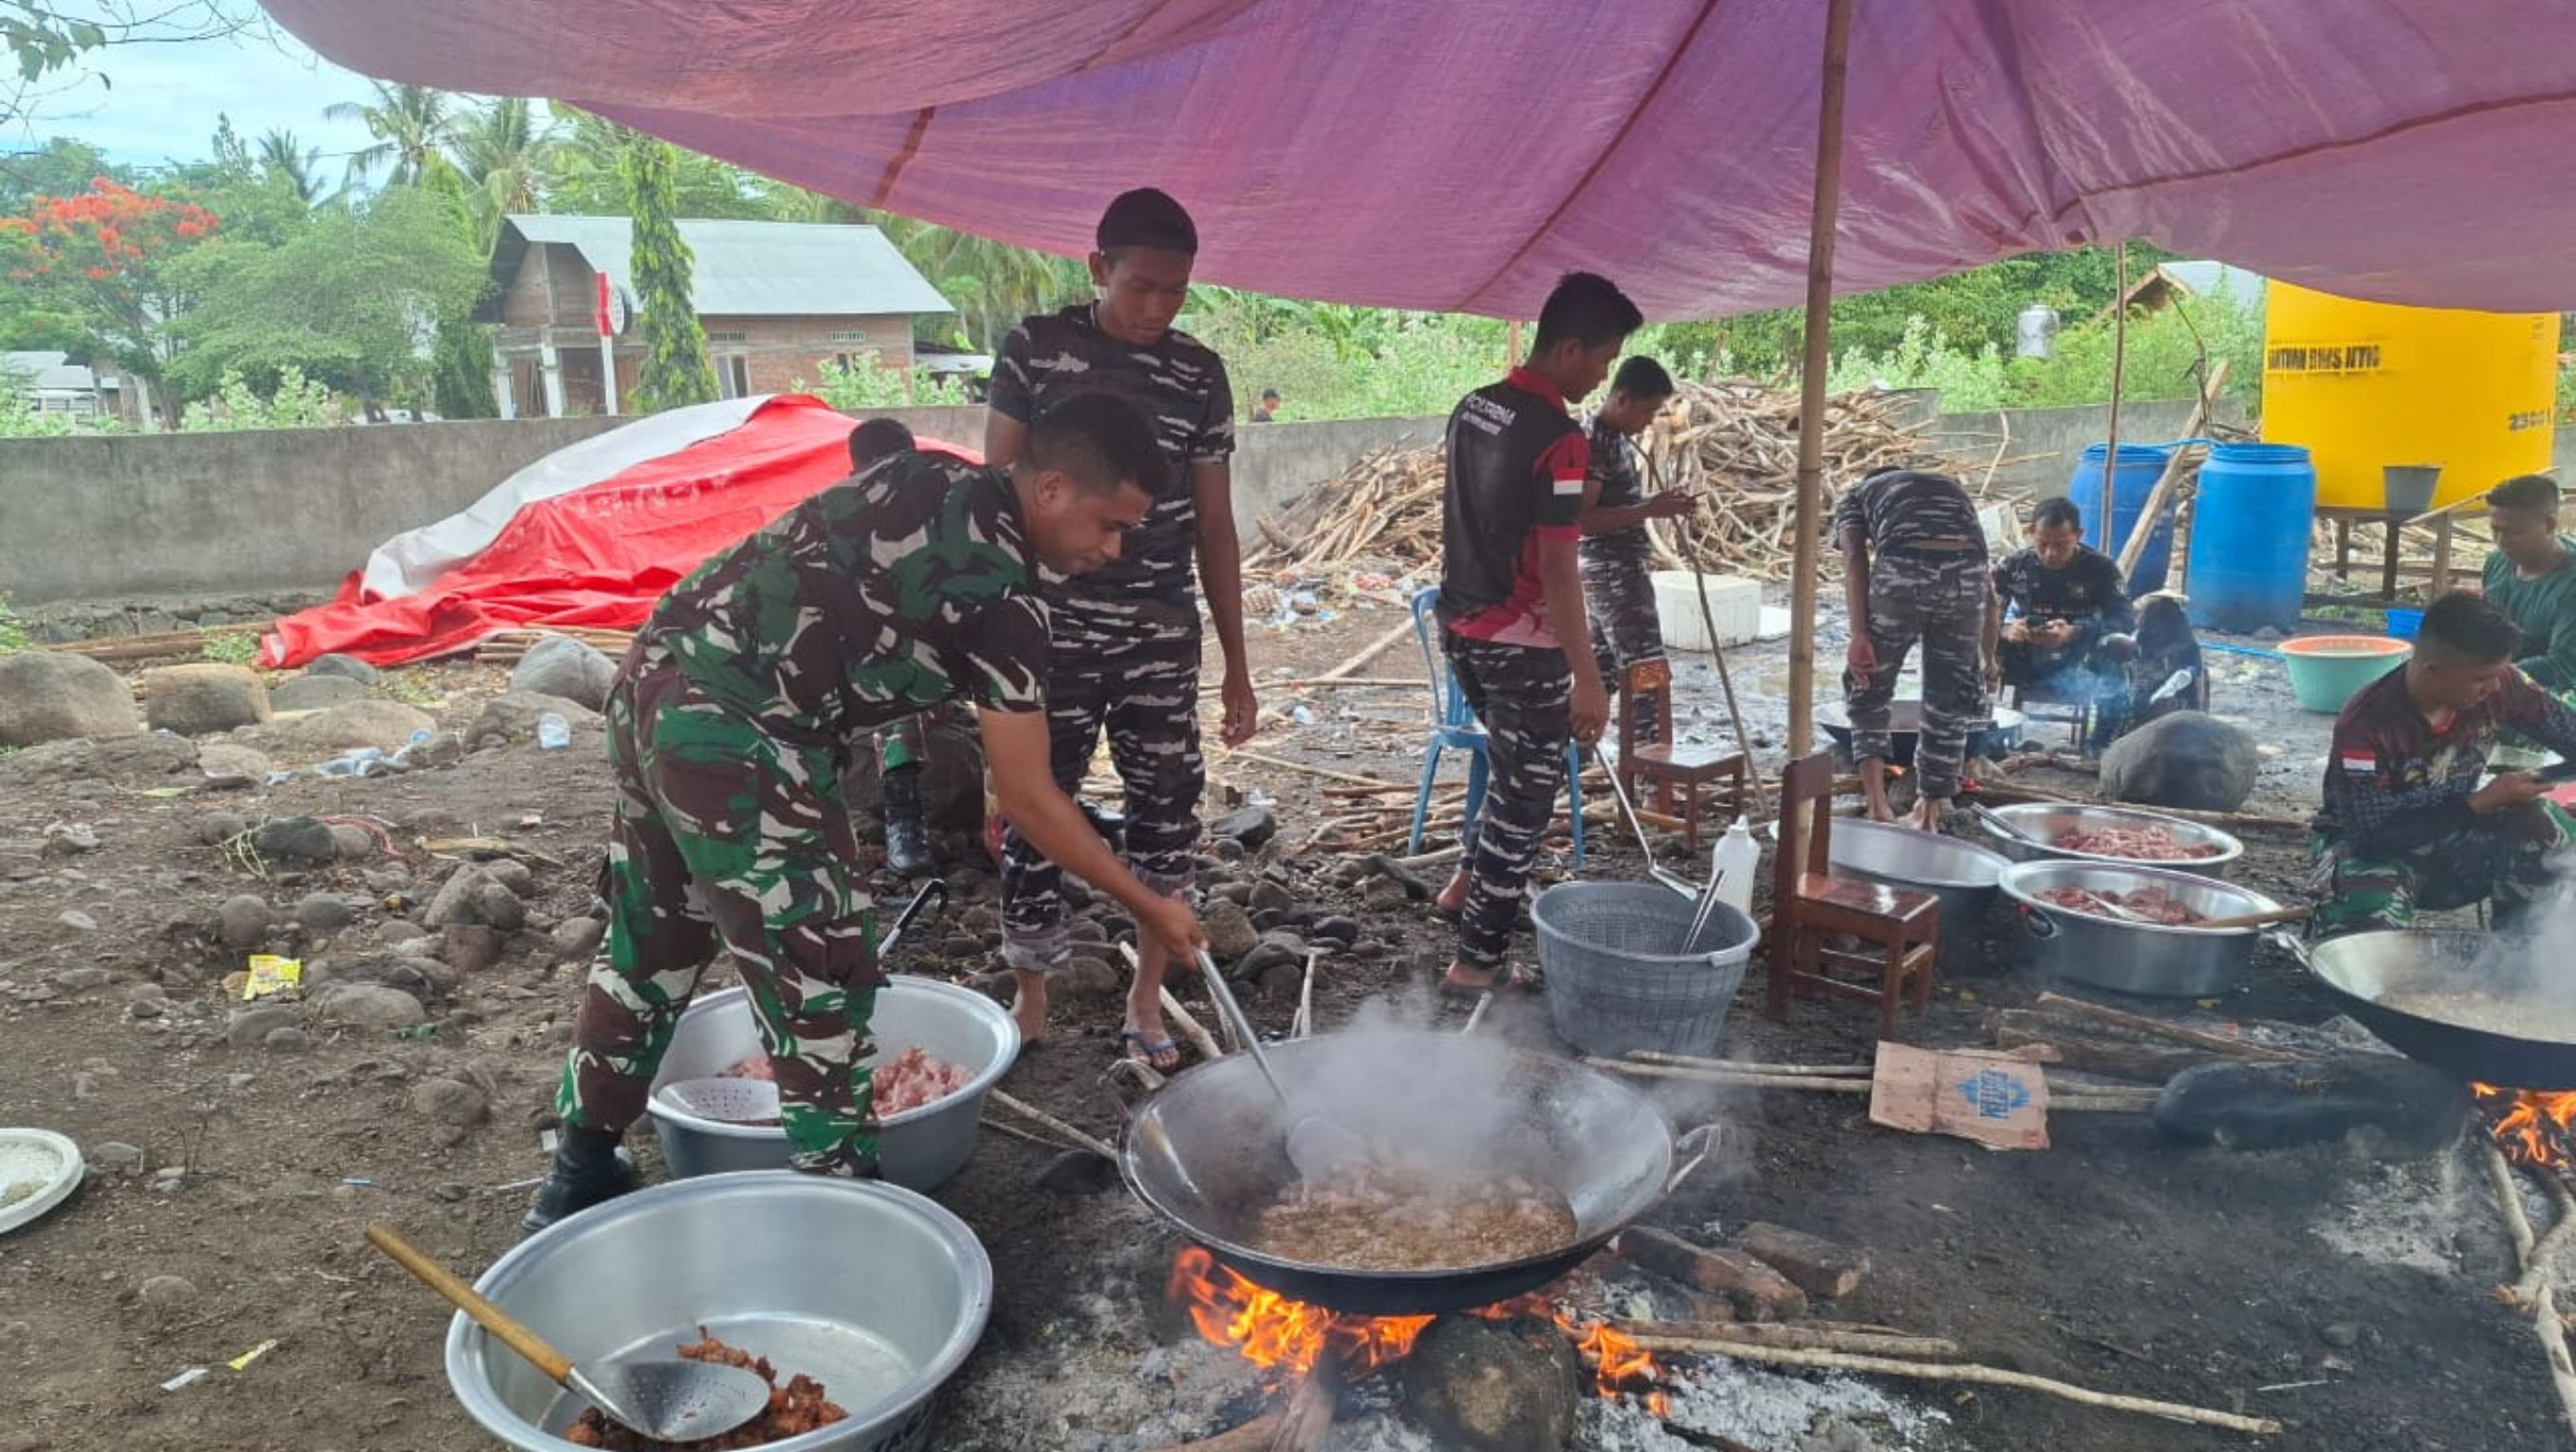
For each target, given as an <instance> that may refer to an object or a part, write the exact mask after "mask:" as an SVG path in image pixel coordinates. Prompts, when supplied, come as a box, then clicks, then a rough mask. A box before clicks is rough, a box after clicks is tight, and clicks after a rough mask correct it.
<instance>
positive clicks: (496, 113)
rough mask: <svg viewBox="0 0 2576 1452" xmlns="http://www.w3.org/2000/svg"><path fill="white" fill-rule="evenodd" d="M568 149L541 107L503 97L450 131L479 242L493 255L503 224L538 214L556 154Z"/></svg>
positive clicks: (451, 151) (468, 115)
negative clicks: (507, 219) (525, 214)
mask: <svg viewBox="0 0 2576 1452" xmlns="http://www.w3.org/2000/svg"><path fill="white" fill-rule="evenodd" d="M562 145H563V142H562V138H561V137H559V136H558V135H557V134H556V131H555V126H554V121H553V118H552V117H551V116H546V117H543V118H541V117H540V116H539V115H538V113H537V109H536V103H534V102H532V101H529V100H527V99H526V98H524V97H519V96H503V97H499V98H497V99H495V100H494V101H493V102H492V103H491V104H490V105H487V106H483V107H480V108H478V109H476V110H472V111H468V112H467V113H465V115H463V116H462V117H460V118H458V119H457V120H456V121H455V123H454V124H453V125H452V126H451V127H450V128H449V140H448V150H449V154H450V155H451V156H452V157H454V159H455V163H456V169H457V171H458V172H460V173H462V174H463V176H464V178H465V184H466V206H467V208H468V210H469V212H470V213H471V215H472V217H473V221H474V240H475V243H476V244H477V245H478V246H480V247H482V248H484V249H485V250H486V251H489V250H490V249H491V246H492V242H493V239H494V238H496V237H498V236H500V235H501V219H502V218H503V217H506V216H508V215H509V214H511V213H512V212H533V211H535V210H536V209H537V198H538V195H539V194H540V192H541V191H542V190H543V187H544V179H545V177H546V175H547V172H548V169H549V168H550V167H551V166H552V165H553V164H554V157H555V153H556V152H557V150H558V149H560V148H561V146H562Z"/></svg>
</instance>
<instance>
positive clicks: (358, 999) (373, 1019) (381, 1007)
mask: <svg viewBox="0 0 2576 1452" xmlns="http://www.w3.org/2000/svg"><path fill="white" fill-rule="evenodd" d="M313 1016H314V1017H315V1018H316V1019H318V1020H320V1021H321V1022H323V1023H325V1024H331V1025H337V1026H343V1027H348V1028H360V1029H407V1028H410V1027H411V1026H413V1025H414V1024H418V1023H422V1022H424V1021H426V1020H427V1019H428V1018H429V1012H428V1010H426V1009H424V1008H422V1007H421V1003H420V1000H419V999H417V998H414V997H412V996H411V995H410V994H408V993H405V992H403V991H402V990H401V989H399V988H389V987H387V986H385V985H384V984H381V983H334V984H332V985H331V986H330V987H328V988H325V989H323V990H322V991H321V992H320V993H318V994H315V995H314V997H313Z"/></svg>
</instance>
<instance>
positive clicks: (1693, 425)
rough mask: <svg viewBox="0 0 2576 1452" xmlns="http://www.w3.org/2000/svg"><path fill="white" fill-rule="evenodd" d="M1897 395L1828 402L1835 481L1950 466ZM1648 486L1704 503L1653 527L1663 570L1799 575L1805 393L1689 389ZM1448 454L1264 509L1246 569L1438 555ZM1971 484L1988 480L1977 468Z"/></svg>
mask: <svg viewBox="0 0 2576 1452" xmlns="http://www.w3.org/2000/svg"><path fill="white" fill-rule="evenodd" d="M1897 408H1898V402H1897V400H1896V399H1895V397H1894V396H1893V395H1888V394H1879V393H1867V392H1863V393H1846V394H1840V395H1837V396H1835V397H1833V398H1831V399H1829V400H1827V401H1826V404H1825V436H1824V442H1825V455H1824V466H1825V481H1826V487H1827V489H1828V490H1829V491H1830V490H1833V489H1838V488H1841V487H1843V486H1845V485H1847V484H1851V483H1855V482H1857V481H1859V480H1860V479H1862V478H1864V477H1866V476H1867V475H1869V474H1871V473H1874V472H1876V471H1878V470H1880V469H1893V468H1953V467H1955V466H1954V465H1952V464H1950V463H1949V462H1948V461H1946V460H1944V459H1943V458H1942V457H1941V456H1940V455H1938V454H1936V453H1934V452H1933V451H1932V449H1931V448H1930V447H1929V446H1928V445H1927V444H1926V443H1925V442H1924V440H1923V438H1922V436H1921V429H1922V425H1900V424H1898V423H1897V422H1895V421H1894V415H1895V412H1896V410H1897ZM1639 443H1640V445H1641V446H1642V448H1643V449H1644V451H1645V454H1646V458H1647V461H1648V471H1649V472H1648V478H1647V488H1648V489H1649V490H1653V489H1656V488H1665V489H1684V490H1688V491H1690V492H1692V493H1694V494H1696V495H1698V496H1699V497H1700V498H1701V499H1702V500H1703V501H1704V502H1703V504H1702V505H1701V508H1700V510H1699V512H1698V513H1696V514H1694V515H1692V516H1690V517H1688V518H1686V519H1681V520H1660V521H1657V522H1655V523H1654V524H1653V525H1651V526H1650V527H1649V530H1648V532H1649V534H1650V535H1651V536H1652V538H1653V540H1654V544H1655V565H1656V567H1657V568H1658V569H1688V568H1691V567H1692V564H1693V560H1692V558H1691V557H1692V556H1693V555H1696V557H1697V561H1698V563H1699V564H1700V565H1701V566H1702V567H1703V568H1706V569H1709V570H1713V571H1720V572H1724V573H1727V574H1735V575H1745V576H1751V577H1754V578H1760V579H1775V578H1779V577H1781V576H1784V575H1786V574H1787V573H1788V571H1789V564H1790V560H1791V557H1792V552H1793V546H1792V540H1791V530H1792V525H1793V522H1794V520H1793V516H1794V514H1795V507H1794V500H1795V497H1796V481H1797V472H1798V396H1797V395H1796V394H1795V393H1786V392H1782V391H1779V390H1777V389H1770V388H1764V387H1762V386H1761V385H1759V384H1753V383H1741V382H1728V383H1684V384H1683V385H1682V387H1681V392H1680V394H1678V395H1677V396H1676V397H1675V398H1674V399H1673V403H1672V407H1671V408H1670V409H1669V410H1668V411H1667V412H1666V414H1665V416H1664V417H1663V418H1662V419H1661V420H1659V421H1658V422H1657V423H1656V424H1655V426H1654V427H1653V428H1652V429H1650V430H1649V431H1648V433H1647V436H1646V437H1645V438H1644V439H1641V440H1640V441H1639ZM1442 466H1443V459H1442V451H1441V449H1439V448H1437V447H1433V448H1428V449H1382V450H1380V451H1378V452H1376V453H1373V454H1371V455H1369V456H1368V457H1366V458H1364V459H1362V460H1360V462H1359V463H1357V464H1355V465H1353V466H1352V467H1351V468H1350V469H1349V470H1347V471H1346V472H1344V473H1343V474H1342V475H1341V477H1339V478H1337V479H1330V480H1327V481H1325V482H1324V483H1323V484H1320V485H1318V486H1316V487H1315V488H1314V489H1313V490H1310V491H1309V492H1308V493H1307V494H1306V495H1305V496H1304V497H1302V498H1300V499H1298V500H1297V501H1296V502H1295V503H1293V504H1291V505H1289V506H1288V507H1287V508H1286V509H1284V510H1281V511H1280V512H1279V513H1278V514H1276V515H1271V516H1265V517H1264V518H1263V519H1262V521H1261V525H1260V529H1261V539H1260V542H1259V544H1258V545H1257V546H1256V548H1255V549H1254V550H1253V552H1252V554H1251V556H1250V558H1249V559H1248V560H1247V561H1246V563H1247V564H1250V565H1252V566H1255V567H1257V568H1261V569H1267V570H1272V571H1282V572H1288V573H1293V574H1299V575H1306V576H1315V575H1322V574H1326V573H1330V572H1333V571H1337V570H1341V569H1346V568H1348V567H1350V566H1352V565H1354V564H1357V563H1361V562H1368V563H1372V564H1378V565H1383V566H1387V567H1391V568H1393V569H1396V570H1399V571H1410V570H1417V569H1422V568H1424V567H1427V566H1430V565H1432V564H1434V563H1436V562H1437V561H1438V559H1439V557H1440V522H1441V509H1440V503H1441V500H1440V493H1441V483H1442V473H1443V467H1442ZM1969 482H1970V483H1971V484H1976V483H1977V482H1978V481H1977V480H1976V479H1975V478H1974V477H1973V476H1971V477H1970V480H1969Z"/></svg>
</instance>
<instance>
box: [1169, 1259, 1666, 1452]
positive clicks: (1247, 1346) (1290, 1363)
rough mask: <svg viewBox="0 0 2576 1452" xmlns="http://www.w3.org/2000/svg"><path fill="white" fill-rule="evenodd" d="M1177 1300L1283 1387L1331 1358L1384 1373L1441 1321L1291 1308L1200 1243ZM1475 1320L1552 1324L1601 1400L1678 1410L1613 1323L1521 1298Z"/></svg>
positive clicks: (1206, 1331) (1339, 1364) (1177, 1283)
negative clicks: (1638, 1394) (1628, 1399)
mask: <svg viewBox="0 0 2576 1452" xmlns="http://www.w3.org/2000/svg"><path fill="white" fill-rule="evenodd" d="M1171 1295H1172V1299H1173V1300H1175V1301H1177V1302H1179V1303H1181V1304H1183V1305H1186V1306H1187V1307H1188V1308H1189V1312H1190V1321H1191V1324H1193V1325H1194V1326H1196V1327H1197V1328H1198V1333H1199V1335H1200V1336H1201V1337H1203V1338H1205V1339H1206V1340H1207V1341H1208V1342H1209V1344H1211V1345H1215V1346H1230V1347H1233V1348H1234V1349H1235V1350H1236V1351H1237V1352H1238V1353H1240V1354H1241V1355H1242V1356H1243V1358H1244V1359H1245V1360H1246V1361H1249V1362H1251V1363H1252V1364H1253V1365H1255V1366H1258V1367H1261V1368H1262V1369H1263V1370H1265V1371H1274V1372H1279V1373H1281V1374H1282V1376H1281V1379H1282V1380H1283V1381H1284V1380H1292V1379H1294V1378H1296V1377H1300V1376H1304V1375H1307V1374H1308V1373H1310V1372H1312V1371H1313V1370H1314V1369H1315V1367H1316V1366H1317V1365H1318V1364H1319V1363H1323V1362H1327V1361H1329V1362H1330V1364H1331V1365H1332V1366H1333V1367H1334V1368H1335V1369H1336V1370H1337V1371H1338V1372H1339V1374H1341V1375H1342V1376H1344V1377H1346V1378H1357V1377H1361V1376H1365V1375H1367V1374H1369V1373H1372V1372H1376V1371H1380V1370H1383V1369H1385V1368H1386V1367H1388V1366H1392V1365H1393V1364H1395V1363H1396V1362H1398V1361H1401V1360H1403V1359H1404V1357H1405V1355H1406V1353H1408V1352H1410V1351H1412V1350H1413V1343H1414V1342H1415V1341H1416V1340H1418V1339H1420V1338H1421V1335H1422V1332H1423V1330H1424V1328H1426V1327H1428V1326H1429V1325H1430V1324H1431V1323H1432V1321H1433V1320H1434V1319H1435V1318H1433V1317H1430V1316H1349V1315H1344V1314H1342V1313H1340V1312H1338V1311H1328V1310H1325V1309H1323V1308H1322V1307H1320V1306H1310V1305H1307V1304H1306V1303H1304V1302H1302V1301H1292V1300H1290V1299H1288V1298H1287V1297H1286V1296H1282V1295H1280V1294H1279V1293H1278V1292H1276V1291H1271V1290H1266V1289H1264V1288H1263V1287H1260V1286H1257V1285H1254V1284H1253V1283H1252V1282H1250V1281H1248V1280H1246V1279H1244V1278H1243V1277H1242V1276H1240V1275H1238V1274H1236V1273H1235V1272H1234V1271H1233V1270H1231V1269H1229V1268H1227V1267H1225V1266H1221V1265H1218V1264H1217V1263H1216V1257H1214V1256H1212V1255H1210V1254H1208V1252H1207V1251H1205V1250H1203V1249H1201V1248H1199V1247H1197V1246H1191V1247H1189V1248H1188V1249H1186V1250H1183V1251H1182V1252H1181V1253H1180V1256H1179V1258H1178V1259H1176V1260H1175V1261H1174V1262H1173V1263H1172V1281H1171ZM1468 1314H1470V1315H1477V1316H1493V1317H1503V1316H1530V1317H1536V1318H1539V1319H1543V1320H1548V1321H1552V1322H1554V1323H1555V1324H1556V1326H1557V1327H1558V1328H1559V1329H1560V1330H1562V1331H1564V1332H1565V1334H1566V1337H1567V1339H1568V1340H1570V1341H1571V1342H1572V1343H1573V1344H1574V1349H1575V1351H1576V1352H1577V1353H1579V1354H1580V1355H1581V1356H1582V1358H1583V1364H1584V1365H1585V1366H1588V1367H1590V1368H1591V1369H1592V1375H1593V1385H1594V1387H1595V1389H1596V1390H1598V1391H1599V1392H1600V1394H1601V1395H1602V1396H1604V1397H1609V1398H1617V1397H1621V1396H1625V1395H1628V1394H1629V1393H1631V1392H1632V1391H1636V1390H1639V1389H1641V1388H1643V1389H1644V1396H1645V1402H1646V1408H1647V1410H1649V1411H1651V1412H1653V1413H1654V1414H1655V1415H1657V1416H1659V1417H1660V1416H1663V1415H1666V1414H1667V1412H1668V1411H1669V1404H1668V1401H1667V1398H1666V1397H1665V1395H1664V1393H1663V1392H1661V1391H1657V1390H1653V1389H1652V1384H1653V1383H1654V1382H1655V1381H1657V1380H1659V1379H1660V1377H1661V1370H1660V1368H1659V1367H1657V1365H1656V1363H1655V1358H1654V1357H1653V1356H1652V1355H1651V1354H1649V1353H1648V1352H1647V1351H1646V1350H1645V1348H1643V1347H1641V1346H1639V1345H1638V1344H1637V1343H1636V1342H1635V1341H1634V1340H1633V1339H1631V1338H1629V1337H1627V1336H1623V1335H1621V1334H1620V1333H1619V1332H1617V1331H1614V1330H1612V1329H1611V1328H1610V1327H1608V1326H1606V1325H1603V1324H1601V1323H1599V1322H1594V1321H1578V1320H1575V1319H1574V1318H1572V1317H1570V1316H1567V1315H1565V1314H1564V1313H1563V1312H1561V1311H1558V1310H1557V1309H1556V1308H1555V1307H1554V1306H1553V1305H1551V1304H1549V1303H1548V1301H1547V1300H1546V1298H1544V1297H1541V1296H1522V1297H1519V1298H1517V1299H1514V1300H1510V1301H1503V1302H1499V1303H1497V1304H1495V1305H1491V1306H1487V1307H1484V1308H1482V1309H1480V1310H1477V1311H1473V1312H1470V1313H1468Z"/></svg>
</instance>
